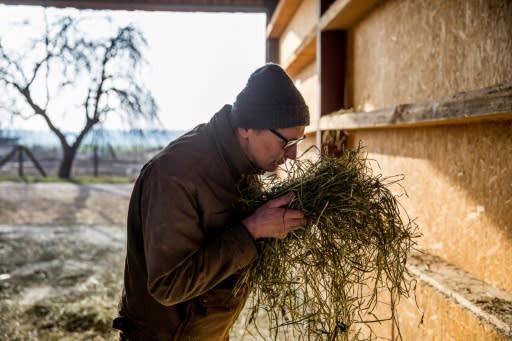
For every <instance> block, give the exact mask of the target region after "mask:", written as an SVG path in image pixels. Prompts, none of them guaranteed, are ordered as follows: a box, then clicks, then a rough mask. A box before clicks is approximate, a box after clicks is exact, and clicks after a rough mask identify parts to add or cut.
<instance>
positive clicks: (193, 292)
mask: <svg viewBox="0 0 512 341" xmlns="http://www.w3.org/2000/svg"><path fill="white" fill-rule="evenodd" d="M230 111H231V106H229V105H226V106H225V107H224V108H222V110H221V111H220V112H218V113H217V114H216V115H215V116H214V117H213V118H212V119H211V121H210V122H209V123H208V124H203V125H200V126H198V127H196V128H195V129H194V130H192V131H190V132H189V133H187V134H185V135H184V136H182V137H180V138H179V139H177V140H175V141H173V142H172V143H171V144H169V145H168V146H167V147H166V148H165V149H163V150H162V151H161V152H160V153H159V154H158V155H157V156H155V157H154V158H153V159H152V160H151V161H150V162H148V163H147V164H146V165H145V166H144V168H143V169H142V171H141V173H140V175H139V178H138V179H137V182H136V183H135V186H134V189H133V193H132V197H131V200H130V207H129V212H128V231H127V232H128V240H127V255H126V263H125V275H124V290H123V295H122V298H121V302H120V309H119V310H120V311H119V313H120V315H121V316H123V317H125V318H126V319H127V320H128V321H129V325H130V326H129V328H124V329H129V330H128V331H127V334H128V336H129V338H130V340H144V341H149V340H166V341H167V340H179V341H181V340H198V341H203V340H227V335H228V333H229V329H230V327H231V326H232V324H233V323H234V321H235V319H236V318H237V316H238V314H239V312H240V310H241V308H242V306H243V304H244V302H245V299H246V294H245V293H242V294H240V295H238V296H237V297H235V296H233V294H232V289H233V286H234V284H235V282H236V279H237V273H239V271H240V270H241V269H242V268H244V267H245V266H247V265H248V264H249V263H251V262H252V261H253V260H254V259H255V258H256V256H257V251H256V247H255V244H254V241H253V239H252V237H251V236H250V234H249V233H248V231H247V229H246V228H245V227H244V226H243V225H242V224H241V223H240V220H241V218H242V217H241V216H240V213H239V212H238V210H237V203H238V201H239V198H240V187H241V186H242V187H243V186H244V185H241V184H244V183H248V182H249V181H248V180H247V179H250V178H251V176H248V175H251V174H255V173H256V170H255V169H254V168H253V167H252V165H251V163H250V162H249V160H248V159H247V157H246V156H245V154H244V153H243V151H242V150H241V148H240V146H239V144H238V140H237V138H236V135H235V133H234V130H233V128H232V127H231V124H230V120H229V113H230Z"/></svg>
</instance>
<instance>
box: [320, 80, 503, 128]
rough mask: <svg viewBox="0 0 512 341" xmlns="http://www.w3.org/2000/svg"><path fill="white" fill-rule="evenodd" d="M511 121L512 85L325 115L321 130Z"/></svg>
mask: <svg viewBox="0 0 512 341" xmlns="http://www.w3.org/2000/svg"><path fill="white" fill-rule="evenodd" d="M493 120H512V82H510V83H505V84H501V85H498V86H493V87H488V88H483V89H478V90H474V91H468V92H462V93H458V94H455V95H452V96H449V97H444V98H440V99H435V100H430V101H425V102H420V103H414V104H401V105H397V106H396V107H393V108H388V109H383V110H377V111H372V112H344V111H343V110H340V112H335V113H332V114H329V115H325V116H322V117H321V118H320V122H319V125H318V129H319V130H360V129H376V128H400V127H415V126H427V125H446V124H463V123H470V122H482V121H493Z"/></svg>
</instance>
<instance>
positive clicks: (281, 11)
mask: <svg viewBox="0 0 512 341" xmlns="http://www.w3.org/2000/svg"><path fill="white" fill-rule="evenodd" d="M302 1H303V0H279V3H278V4H277V7H276V9H275V10H274V14H273V15H272V18H271V19H270V23H269V24H268V26H267V38H273V39H279V37H281V35H282V34H283V32H284V30H285V29H286V27H287V26H288V24H289V23H290V21H291V20H292V18H293V16H294V15H295V12H297V9H298V8H299V6H300V5H301V3H302Z"/></svg>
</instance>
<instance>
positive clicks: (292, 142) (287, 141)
mask: <svg viewBox="0 0 512 341" xmlns="http://www.w3.org/2000/svg"><path fill="white" fill-rule="evenodd" d="M269 130H270V132H271V133H272V134H274V135H275V136H277V137H279V138H280V139H281V140H282V141H283V142H284V145H283V150H287V149H290V148H291V147H293V146H295V145H298V144H299V143H301V142H302V141H304V139H305V138H306V136H302V137H299V138H298V139H287V138H286V137H284V136H283V135H282V134H281V133H279V132H278V131H277V130H274V129H269Z"/></svg>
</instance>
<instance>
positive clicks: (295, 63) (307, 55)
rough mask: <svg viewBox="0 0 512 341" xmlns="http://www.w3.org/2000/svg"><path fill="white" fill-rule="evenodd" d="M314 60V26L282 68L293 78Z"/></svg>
mask: <svg viewBox="0 0 512 341" xmlns="http://www.w3.org/2000/svg"><path fill="white" fill-rule="evenodd" d="M315 58H316V26H315V27H314V28H313V30H312V31H311V32H309V33H308V35H307V36H306V37H304V40H303V41H302V43H301V44H300V45H299V47H297V48H296V49H295V51H294V52H293V53H292V54H291V56H290V57H289V58H288V60H287V61H286V62H284V63H283V68H284V69H285V70H286V72H287V73H288V74H289V75H290V77H292V78H293V77H295V76H296V75H297V74H298V73H299V72H300V71H302V70H303V69H304V68H305V67H306V66H308V65H309V64H311V63H313V62H314V61H315Z"/></svg>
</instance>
